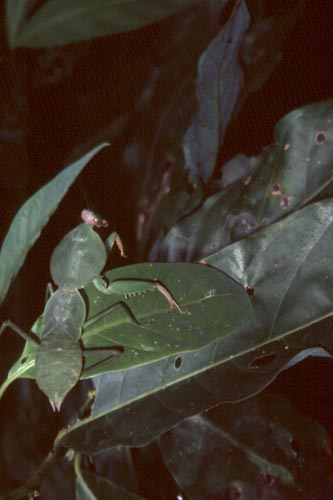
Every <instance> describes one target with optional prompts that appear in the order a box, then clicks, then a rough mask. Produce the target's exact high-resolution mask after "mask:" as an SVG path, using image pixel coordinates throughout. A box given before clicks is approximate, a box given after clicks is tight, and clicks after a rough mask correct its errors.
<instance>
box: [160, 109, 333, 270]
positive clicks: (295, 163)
mask: <svg viewBox="0 0 333 500" xmlns="http://www.w3.org/2000/svg"><path fill="white" fill-rule="evenodd" d="M332 115H333V101H332V100H330V101H323V102H319V103H315V104H310V105H308V106H305V107H303V108H299V109H296V110H294V111H292V112H290V113H288V114H287V115H286V116H285V117H284V118H282V119H281V120H280V121H279V123H278V124H277V125H276V128H275V131H274V141H273V143H272V144H271V146H270V147H268V148H266V149H264V150H263V152H262V153H261V154H260V155H259V156H258V157H257V158H250V159H247V158H246V157H244V156H243V155H239V156H237V157H236V158H234V159H233V160H232V161H231V162H229V163H228V164H227V165H225V167H224V168H223V172H222V175H223V176H222V181H221V183H220V186H221V188H222V189H221V190H220V191H219V192H217V193H215V194H214V195H213V196H211V197H209V198H208V199H207V200H206V201H205V203H204V204H203V205H202V206H201V207H200V209H199V210H197V211H196V212H195V213H193V214H192V215H190V216H189V217H187V218H186V219H184V220H183V221H182V222H181V223H179V224H178V225H176V226H174V227H173V228H172V229H171V230H170V232H169V233H168V234H167V236H166V238H165V240H164V241H163V243H162V246H161V250H160V252H159V254H158V258H159V259H167V260H169V261H173V260H180V259H181V260H186V261H193V260H196V259H199V258H202V257H204V256H206V255H209V254H211V253H212V252H214V251H217V249H220V248H222V247H224V246H226V245H227V244H229V243H230V242H233V241H236V240H238V239H240V238H243V237H245V236H247V235H248V234H250V233H252V232H254V231H257V230H258V229H259V228H260V227H263V226H266V225H269V224H271V223H272V222H274V221H276V220H278V219H280V218H282V217H284V216H285V215H286V214H288V213H290V212H292V211H295V210H297V209H299V208H300V207H302V206H303V205H304V204H306V203H308V202H309V201H310V200H312V199H313V198H315V197H316V196H318V194H319V193H320V192H322V191H323V190H324V189H325V188H326V186H327V185H328V184H330V183H331V182H332V179H333V168H332V166H331V165H332V162H333V148H332V140H333V137H332V133H333V132H332V125H331V122H332Z"/></svg>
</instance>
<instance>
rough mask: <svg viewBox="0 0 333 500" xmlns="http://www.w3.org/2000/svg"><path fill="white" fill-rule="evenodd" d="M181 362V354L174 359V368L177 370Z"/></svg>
mask: <svg viewBox="0 0 333 500" xmlns="http://www.w3.org/2000/svg"><path fill="white" fill-rule="evenodd" d="M182 362H183V360H182V357H181V356H178V358H176V359H175V368H176V370H178V368H180V367H181V365H182Z"/></svg>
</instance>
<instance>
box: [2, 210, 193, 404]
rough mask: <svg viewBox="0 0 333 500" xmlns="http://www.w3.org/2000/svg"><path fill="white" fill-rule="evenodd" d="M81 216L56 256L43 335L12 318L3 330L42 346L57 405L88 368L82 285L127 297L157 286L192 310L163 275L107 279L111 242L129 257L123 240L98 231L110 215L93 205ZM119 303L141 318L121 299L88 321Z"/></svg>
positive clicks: (41, 362)
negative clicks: (34, 334) (105, 237)
mask: <svg viewBox="0 0 333 500" xmlns="http://www.w3.org/2000/svg"><path fill="white" fill-rule="evenodd" d="M81 218H82V220H83V222H82V223H81V224H80V225H79V226H77V227H76V228H74V229H73V230H72V231H70V232H69V233H68V234H66V235H65V237H64V238H63V239H62V240H61V241H60V243H59V244H58V245H57V246H56V248H55V249H54V251H53V253H52V256H51V262H50V271H51V276H52V279H53V281H54V283H55V284H56V285H57V286H58V289H57V290H56V291H55V292H54V293H52V294H51V296H50V298H49V299H48V301H47V303H46V306H45V309H44V312H43V319H42V335H41V339H40V340H39V339H38V340H37V339H35V338H33V337H32V335H31V334H27V333H25V332H24V331H22V330H21V329H20V328H19V327H18V326H17V325H15V323H13V322H12V321H10V320H8V321H5V322H3V323H2V326H1V328H0V335H1V334H2V332H3V331H4V330H5V328H7V327H10V328H11V329H12V330H14V331H15V332H16V333H18V334H19V335H21V336H22V337H24V338H25V339H26V340H27V341H29V342H32V343H33V344H34V345H35V346H36V348H37V349H38V351H37V356H36V382H37V385H38V386H39V388H40V389H41V390H42V391H43V392H44V394H45V395H46V396H47V397H48V399H49V401H50V404H51V406H52V408H53V410H54V411H55V410H58V411H59V410H60V407H61V404H62V402H63V400H64V398H65V397H66V395H67V394H68V392H69V391H70V390H71V389H72V388H73V387H74V386H75V385H76V383H77V382H78V380H79V379H80V375H81V372H82V369H83V352H82V349H81V345H80V338H81V334H82V329H83V326H84V323H85V318H86V305H85V302H84V300H83V298H82V295H81V294H80V292H79V290H80V289H82V288H84V287H85V286H86V285H88V283H90V282H93V284H94V285H95V287H96V288H97V289H98V290H99V291H100V292H102V293H105V294H113V293H115V294H122V295H125V297H127V296H128V295H131V294H134V293H142V292H146V291H149V290H157V291H158V292H159V293H161V294H162V295H163V296H164V297H165V298H166V300H167V301H168V303H169V308H170V309H172V308H173V307H176V308H177V309H178V311H179V312H180V313H181V314H185V313H186V311H184V310H183V309H182V308H181V307H180V306H179V305H178V303H177V302H176V301H175V300H174V299H173V297H172V295H171V293H170V292H169V290H168V289H167V288H166V287H165V286H164V285H162V283H160V282H159V281H151V280H144V279H142V280H138V279H135V280H131V279H126V280H116V281H113V282H111V283H109V284H107V283H106V282H105V281H104V279H103V278H102V277H101V276H100V273H101V272H102V270H103V268H104V266H105V264H106V260H107V250H106V247H109V248H110V249H112V247H113V245H114V244H116V246H117V247H118V249H119V251H120V254H121V256H123V257H125V253H124V248H123V244H122V242H121V239H120V237H119V235H118V234H117V233H115V232H114V233H112V234H111V235H110V237H109V238H108V240H107V242H106V245H105V244H104V243H103V241H102V239H101V238H100V236H99V235H98V234H97V233H96V232H95V230H94V228H95V227H97V228H99V227H106V226H108V222H107V221H106V220H103V219H101V218H99V217H97V216H96V215H95V214H94V213H93V212H91V211H89V210H83V211H82V213H81ZM115 307H122V308H123V309H124V310H125V311H126V313H127V314H128V315H129V316H130V318H131V320H132V321H134V322H136V323H138V322H137V321H136V319H135V317H134V315H133V314H132V313H131V311H130V310H129V308H128V307H126V306H125V304H124V303H123V302H121V301H120V302H117V303H116V304H114V305H113V306H112V307H111V308H110V309H108V310H107V311H104V312H102V313H101V314H100V315H98V316H96V318H92V319H91V320H89V322H88V323H90V324H91V323H92V322H94V321H98V319H99V318H100V317H101V316H104V315H105V314H109V313H111V312H112V310H113V309H115ZM86 324H87V323H86ZM119 354H120V352H119V351H118V352H117V351H116V350H114V351H112V349H111V356H114V357H117V356H119ZM108 359H110V356H109V357H108Z"/></svg>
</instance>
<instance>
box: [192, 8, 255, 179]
mask: <svg viewBox="0 0 333 500" xmlns="http://www.w3.org/2000/svg"><path fill="white" fill-rule="evenodd" d="M249 21H250V16H249V13H248V10H247V7H246V4H245V2H244V1H243V0H242V1H240V2H237V3H235V7H234V10H233V12H232V14H231V16H230V19H229V20H228V22H227V23H226V24H225V26H223V28H222V29H221V31H220V33H219V34H218V35H217V37H216V38H215V39H214V40H213V41H212V42H211V43H210V45H209V46H208V48H207V50H206V51H205V52H204V53H203V54H202V56H201V58H200V61H199V68H198V73H199V74H198V82H197V98H198V103H199V110H198V114H197V116H196V118H195V120H194V122H193V123H192V124H191V126H190V127H189V129H188V130H187V132H186V135H185V137H184V156H185V163H186V166H187V167H188V168H189V169H190V170H191V171H192V172H193V173H194V174H195V175H197V174H199V175H201V176H202V177H203V179H204V180H205V181H208V180H209V178H210V177H211V175H212V173H213V171H214V168H215V163H216V159H217V154H218V151H219V147H220V144H221V142H222V141H223V137H224V133H225V130H226V127H227V125H228V123H229V121H230V118H231V116H232V113H233V110H234V106H235V104H236V100H237V96H238V94H239V92H240V90H241V87H242V84H243V71H242V69H241V67H240V64H239V50H240V47H241V45H242V42H243V38H244V34H245V31H246V30H247V28H248V25H249Z"/></svg>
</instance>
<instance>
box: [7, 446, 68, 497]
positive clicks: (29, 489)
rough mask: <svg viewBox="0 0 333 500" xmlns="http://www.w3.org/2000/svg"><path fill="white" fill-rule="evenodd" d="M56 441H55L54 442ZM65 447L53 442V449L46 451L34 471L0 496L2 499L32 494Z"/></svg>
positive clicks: (63, 452)
mask: <svg viewBox="0 0 333 500" xmlns="http://www.w3.org/2000/svg"><path fill="white" fill-rule="evenodd" d="M55 443H56V442H55ZM66 452H67V449H66V448H64V447H62V446H61V443H59V444H55V445H54V447H53V449H52V450H51V451H50V452H49V453H48V455H47V456H46V457H45V459H44V460H43V462H42V463H41V464H40V466H39V467H38V469H37V470H36V472H35V473H34V474H33V476H31V478H30V479H29V480H28V481H27V482H26V483H25V484H24V485H23V486H20V487H19V488H17V489H15V490H13V491H11V492H9V493H7V494H6V495H5V496H3V497H1V499H3V500H7V499H12V500H15V499H16V500H17V499H19V498H22V497H26V496H29V494H30V495H33V494H34V492H36V490H37V491H38V490H39V488H40V485H41V484H42V482H43V481H44V478H45V477H46V476H47V474H48V472H49V471H50V469H51V468H52V467H53V465H54V464H55V463H56V461H57V460H59V458H61V457H62V456H63V455H65V453H66Z"/></svg>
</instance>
